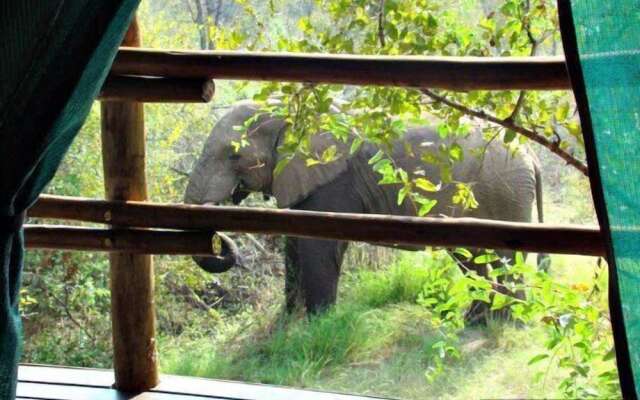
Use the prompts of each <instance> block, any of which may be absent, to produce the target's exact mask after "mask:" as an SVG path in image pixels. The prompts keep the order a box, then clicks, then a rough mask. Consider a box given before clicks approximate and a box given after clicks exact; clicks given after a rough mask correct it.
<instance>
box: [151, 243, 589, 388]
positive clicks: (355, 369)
mask: <svg viewBox="0 0 640 400" xmlns="http://www.w3.org/2000/svg"><path fill="white" fill-rule="evenodd" d="M438 262H446V260H444V259H443V258H442V257H439V256H437V255H436V256H432V255H428V254H426V253H404V254H403V255H402V256H401V257H400V258H399V260H398V261H397V262H396V263H394V264H393V265H392V266H391V267H389V268H387V269H380V270H377V271H360V272H359V271H357V270H355V271H352V272H348V273H347V274H345V276H344V278H343V282H342V284H341V298H340V301H339V304H338V306H336V307H335V308H333V309H332V310H330V311H329V312H327V313H325V314H323V315H320V316H315V317H311V318H308V319H307V318H300V317H293V318H292V317H283V316H282V315H281V314H279V311H278V308H277V307H272V308H271V309H270V311H269V312H267V313H263V314H262V315H251V316H250V317H249V318H248V319H245V320H244V322H243V323H229V324H227V325H225V327H224V329H221V330H220V333H219V335H216V336H215V337H200V338H196V339H194V338H191V337H189V338H181V337H180V336H178V337H172V338H163V339H162V340H161V342H160V348H161V351H160V354H162V357H161V367H162V370H163V372H165V373H173V374H181V375H192V376H201V377H210V378H220V379H231V380H242V381H249V382H262V383H270V384H278V385H288V386H296V387H305V388H314V389H322V390H329V391H340V392H352V393H361V394H375V395H382V396H389V397H394V398H406V399H423V398H450V399H471V398H486V397H493V398H495V397H500V398H531V397H538V398H539V397H545V396H547V397H548V396H551V397H554V396H558V393H556V389H555V388H556V387H557V384H558V382H559V381H560V380H561V377H562V372H561V371H557V370H555V369H554V368H553V367H551V366H550V364H549V363H546V362H540V363H536V364H533V365H531V366H529V365H528V361H529V360H530V359H531V358H532V357H533V356H534V355H536V354H540V353H541V352H543V350H544V347H543V339H542V333H541V332H542V331H541V329H540V328H536V327H530V328H517V327H515V326H513V325H512V324H511V323H506V322H492V323H490V324H489V325H488V326H487V327H483V328H467V329H465V330H464V331H463V332H461V333H460V335H459V343H458V344H457V347H458V348H459V349H461V354H460V357H459V358H449V357H447V358H445V360H444V369H443V372H442V373H440V374H439V375H437V376H436V377H435V379H434V380H433V381H428V380H427V379H426V378H425V371H427V370H428V369H429V367H430V366H432V363H433V358H434V351H435V350H434V349H433V348H432V346H433V344H434V343H437V342H438V341H441V340H442V335H443V332H442V331H441V329H440V326H438V324H437V323H434V321H438V320H437V319H434V318H432V317H433V316H432V315H431V313H430V311H429V310H428V309H427V308H425V307H423V306H420V305H418V304H417V303H416V301H417V299H418V297H419V295H420V293H421V291H422V288H423V286H424V283H425V282H427V281H428V279H429V275H428V269H427V268H424V266H429V265H432V264H433V263H438ZM594 265H595V260H594V259H587V258H583V257H570V256H561V257H555V256H554V259H553V268H552V273H553V274H554V275H556V276H557V277H558V279H560V280H562V281H564V282H565V283H568V284H573V283H581V282H588V281H589V279H591V277H592V271H593V266H594ZM536 376H537V377H538V378H539V379H537V380H536V379H534V378H535V377H536Z"/></svg>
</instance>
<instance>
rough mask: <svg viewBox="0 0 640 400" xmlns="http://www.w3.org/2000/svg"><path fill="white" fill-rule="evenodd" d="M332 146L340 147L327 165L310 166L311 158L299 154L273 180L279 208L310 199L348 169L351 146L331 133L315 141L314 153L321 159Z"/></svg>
mask: <svg viewBox="0 0 640 400" xmlns="http://www.w3.org/2000/svg"><path fill="white" fill-rule="evenodd" d="M331 146H335V147H336V150H337V152H336V154H337V157H336V159H335V160H333V161H331V162H328V163H326V164H315V165H312V166H307V162H306V161H307V159H308V157H306V156H304V155H301V154H299V153H298V154H296V155H295V156H294V157H293V158H292V159H291V160H290V161H289V163H288V164H287V165H286V166H285V167H284V169H282V171H280V173H278V174H275V173H274V177H273V185H272V187H271V191H272V194H273V195H274V196H275V198H276V200H277V202H278V207H279V208H289V207H292V206H294V205H296V204H297V203H299V202H301V201H302V200H304V199H306V198H307V197H308V196H309V195H311V194H312V193H313V191H314V190H316V189H318V188H319V187H320V186H322V185H325V184H327V183H329V182H331V181H333V180H334V179H336V178H337V177H338V176H339V175H340V174H341V173H343V172H344V171H346V170H347V167H348V157H349V146H347V145H346V144H345V143H343V142H340V141H338V140H335V139H334V137H333V135H331V134H330V133H321V134H317V135H314V136H313V137H312V138H311V144H310V151H311V153H313V154H314V155H317V156H321V155H322V154H323V153H324V151H325V150H326V149H328V148H330V147H331Z"/></svg>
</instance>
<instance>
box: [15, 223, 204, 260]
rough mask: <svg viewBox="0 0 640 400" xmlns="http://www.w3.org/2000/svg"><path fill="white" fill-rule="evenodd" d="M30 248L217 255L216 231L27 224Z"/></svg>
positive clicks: (27, 240)
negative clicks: (215, 247) (213, 239)
mask: <svg viewBox="0 0 640 400" xmlns="http://www.w3.org/2000/svg"><path fill="white" fill-rule="evenodd" d="M24 231H25V240H26V247H27V248H30V249H60V250H81V251H108V252H115V251H118V252H127V253H133V254H173V255H179V254H184V255H196V256H211V255H213V246H212V236H213V235H214V232H206V231H201V232H195V231H168V230H148V229H98V228H86V227H78V226H59V225H26V226H25V229H24Z"/></svg>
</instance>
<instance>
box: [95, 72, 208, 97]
mask: <svg viewBox="0 0 640 400" xmlns="http://www.w3.org/2000/svg"><path fill="white" fill-rule="evenodd" d="M214 92H215V85H214V83H213V81H212V80H211V79H203V78H162V77H144V76H118V75H110V76H109V77H108V78H107V80H106V81H105V83H104V85H103V86H102V90H101V91H100V94H99V95H98V100H102V101H137V102H144V103H207V102H209V101H211V99H212V98H213V94H214Z"/></svg>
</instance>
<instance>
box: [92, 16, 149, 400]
mask: <svg viewBox="0 0 640 400" xmlns="http://www.w3.org/2000/svg"><path fill="white" fill-rule="evenodd" d="M122 44H123V45H125V46H140V33H139V28H138V23H137V19H134V21H133V22H132V23H131V26H130V27H129V31H128V32H127V34H126V36H125V39H124V41H123V43H122ZM101 123H102V158H103V165H104V181H105V193H106V198H107V199H108V200H138V201H144V200H147V184H146V178H145V132H144V110H143V104H142V103H136V102H124V101H105V102H102V103H101ZM110 262H111V320H112V329H113V352H114V360H113V363H114V370H115V387H116V388H118V389H120V390H123V391H128V392H141V391H144V390H147V389H150V388H152V387H154V386H156V385H157V384H158V368H157V362H156V361H157V360H156V342H155V310H154V300H153V292H154V284H153V262H152V259H151V257H150V256H148V255H134V254H129V253H111V255H110Z"/></svg>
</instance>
